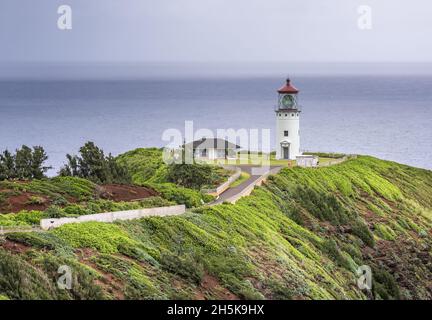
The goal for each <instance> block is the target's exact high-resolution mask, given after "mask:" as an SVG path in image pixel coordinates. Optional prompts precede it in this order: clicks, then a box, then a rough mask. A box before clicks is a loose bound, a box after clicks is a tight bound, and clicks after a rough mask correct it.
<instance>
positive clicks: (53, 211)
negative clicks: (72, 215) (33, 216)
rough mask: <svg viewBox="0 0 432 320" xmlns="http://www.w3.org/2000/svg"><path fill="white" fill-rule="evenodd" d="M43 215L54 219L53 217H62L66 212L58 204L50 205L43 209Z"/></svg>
mask: <svg viewBox="0 0 432 320" xmlns="http://www.w3.org/2000/svg"><path fill="white" fill-rule="evenodd" d="M44 215H45V216H46V217H47V218H53V219H55V218H62V217H65V216H66V214H65V212H64V211H63V210H62V208H60V207H58V206H51V207H49V208H48V209H46V210H45V211H44Z"/></svg>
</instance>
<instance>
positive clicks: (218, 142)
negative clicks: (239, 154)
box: [185, 138, 241, 149]
mask: <svg viewBox="0 0 432 320" xmlns="http://www.w3.org/2000/svg"><path fill="white" fill-rule="evenodd" d="M190 145H192V146H193V147H192V148H193V149H241V147H240V146H239V145H237V144H234V143H231V142H229V141H227V140H225V139H219V138H217V139H214V138H202V139H201V140H195V141H193V142H189V143H186V144H185V146H186V147H187V146H190Z"/></svg>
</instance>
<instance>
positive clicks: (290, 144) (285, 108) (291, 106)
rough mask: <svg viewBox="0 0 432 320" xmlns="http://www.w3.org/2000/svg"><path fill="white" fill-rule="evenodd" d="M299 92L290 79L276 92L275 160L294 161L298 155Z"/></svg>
mask: <svg viewBox="0 0 432 320" xmlns="http://www.w3.org/2000/svg"><path fill="white" fill-rule="evenodd" d="M298 93H299V90H298V89H297V88H296V87H294V86H293V85H292V84H291V81H290V79H287V80H286V84H285V85H284V86H283V87H282V88H280V89H279V90H278V94H279V97H278V105H277V107H276V110H275V113H276V159H287V160H295V159H296V157H297V156H299V155H301V153H300V112H301V110H300V106H299V105H298V100H297V95H298Z"/></svg>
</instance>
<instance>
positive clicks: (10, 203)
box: [0, 190, 51, 213]
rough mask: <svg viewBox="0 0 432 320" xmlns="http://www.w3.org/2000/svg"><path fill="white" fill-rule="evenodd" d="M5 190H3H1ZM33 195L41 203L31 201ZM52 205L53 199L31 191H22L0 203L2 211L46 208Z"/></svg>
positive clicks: (0, 210) (0, 211)
mask: <svg viewBox="0 0 432 320" xmlns="http://www.w3.org/2000/svg"><path fill="white" fill-rule="evenodd" d="M0 191H3V190H0ZM31 197H37V198H39V199H40V200H41V203H31V200H30V199H31ZM50 205H51V200H50V199H49V198H48V197H45V196H41V195H39V194H35V193H31V192H22V193H21V194H19V195H12V196H9V197H8V198H7V200H6V201H5V202H4V203H2V204H1V205H0V213H2V212H5V213H10V212H19V211H21V210H28V211H30V210H41V211H42V210H45V209H47V208H48V207H49V206H50Z"/></svg>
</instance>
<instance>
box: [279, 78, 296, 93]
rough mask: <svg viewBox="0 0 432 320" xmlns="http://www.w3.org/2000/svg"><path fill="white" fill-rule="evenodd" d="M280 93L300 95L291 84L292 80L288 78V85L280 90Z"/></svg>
mask: <svg viewBox="0 0 432 320" xmlns="http://www.w3.org/2000/svg"><path fill="white" fill-rule="evenodd" d="M278 92H279V93H299V90H298V89H297V88H296V87H294V86H293V85H292V84H291V80H290V79H289V78H288V79H287V81H286V85H284V86H283V87H282V88H280V89H279V90H278Z"/></svg>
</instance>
